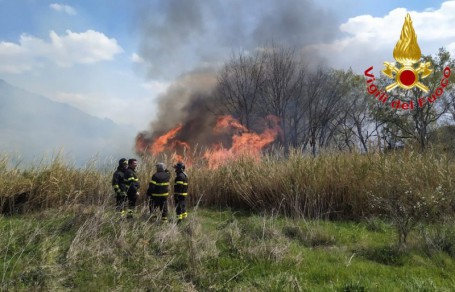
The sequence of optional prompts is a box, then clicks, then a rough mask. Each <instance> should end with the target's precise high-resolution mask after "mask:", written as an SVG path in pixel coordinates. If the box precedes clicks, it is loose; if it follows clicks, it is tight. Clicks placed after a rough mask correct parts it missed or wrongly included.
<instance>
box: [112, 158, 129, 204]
mask: <svg viewBox="0 0 455 292" xmlns="http://www.w3.org/2000/svg"><path fill="white" fill-rule="evenodd" d="M127 168H128V161H127V160H126V158H122V159H120V160H119V162H118V167H117V170H116V171H115V172H114V174H113V175H112V187H113V188H114V192H115V199H116V204H115V205H116V210H117V211H119V212H124V208H125V204H126V202H127V200H128V198H127V196H126V191H127V186H126V181H125V171H126V169H127Z"/></svg>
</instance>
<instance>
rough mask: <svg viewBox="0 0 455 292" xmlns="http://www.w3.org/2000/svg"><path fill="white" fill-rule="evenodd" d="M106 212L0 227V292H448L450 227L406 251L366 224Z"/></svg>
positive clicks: (453, 251) (427, 234) (418, 238)
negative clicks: (163, 219)
mask: <svg viewBox="0 0 455 292" xmlns="http://www.w3.org/2000/svg"><path fill="white" fill-rule="evenodd" d="M110 209H111V208H109V207H107V206H105V205H104V206H98V207H92V208H82V209H77V208H75V209H73V210H72V211H70V210H65V211H64V212H62V211H61V210H52V209H50V210H47V211H43V212H40V213H37V214H30V215H24V216H15V217H9V218H6V217H3V218H1V219H0V229H1V234H2V237H1V238H0V246H1V248H0V277H2V281H1V283H2V284H1V285H2V287H1V288H2V290H23V291H30V290H50V291H73V290H78V291H81V290H84V291H132V290H135V291H162V290H167V291H177V290H179V291H247V290H249V291H453V290H454V289H455V277H453V275H454V274H455V227H454V226H453V225H452V226H450V225H444V224H441V225H434V226H420V227H419V228H417V229H416V230H415V231H413V232H412V233H411V234H410V238H409V244H408V247H407V248H406V249H404V250H402V249H399V248H397V246H396V244H395V236H396V235H395V234H394V229H393V228H392V227H391V226H390V225H389V224H387V223H385V222H383V221H381V220H378V219H371V220H366V221H362V222H330V221H321V220H311V221H308V220H303V219H288V218H284V217H276V216H270V215H268V216H260V215H255V214H247V213H239V212H234V211H232V210H214V209H198V210H194V209H191V212H190V217H189V219H188V221H187V222H185V223H184V224H180V225H176V224H175V223H173V222H170V223H165V224H161V223H160V224H158V223H156V222H154V221H151V220H148V218H147V214H146V208H142V209H139V210H138V213H136V217H135V218H133V219H121V218H120V216H119V214H116V213H114V212H113V211H111V210H110Z"/></svg>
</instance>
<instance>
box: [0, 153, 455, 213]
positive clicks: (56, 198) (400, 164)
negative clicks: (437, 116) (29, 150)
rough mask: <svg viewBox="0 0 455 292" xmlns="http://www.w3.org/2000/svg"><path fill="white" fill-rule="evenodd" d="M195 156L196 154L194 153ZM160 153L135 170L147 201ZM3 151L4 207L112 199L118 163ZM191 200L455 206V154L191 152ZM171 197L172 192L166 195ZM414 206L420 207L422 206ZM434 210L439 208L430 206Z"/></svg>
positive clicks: (293, 207)
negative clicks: (226, 155) (222, 160)
mask: <svg viewBox="0 0 455 292" xmlns="http://www.w3.org/2000/svg"><path fill="white" fill-rule="evenodd" d="M195 157H197V156H195ZM157 159H159V160H160V161H164V162H165V163H166V164H167V165H168V166H169V167H170V166H171V165H172V157H170V156H161V157H148V158H144V159H142V160H141V161H139V168H138V170H137V172H138V175H139V180H140V183H141V189H140V191H141V197H140V198H139V201H138V203H139V204H141V203H143V202H144V199H145V198H144V196H143V195H144V194H145V191H146V189H147V187H148V182H149V180H150V177H151V175H152V174H153V172H154V165H155V163H156V162H157ZM7 162H8V159H7V158H5V157H4V158H1V159H0V204H1V205H0V207H1V208H2V210H3V211H5V210H8V209H11V208H7V207H8V206H10V205H11V204H14V203H23V202H20V200H19V202H15V199H17V198H18V197H17V196H18V195H19V194H26V195H27V200H26V202H25V203H23V209H24V210H25V211H33V210H41V209H47V208H55V207H65V206H66V207H71V206H75V205H83V206H89V205H100V204H102V202H104V201H108V202H110V203H111V204H113V202H114V196H113V194H112V189H111V177H112V173H113V171H114V169H115V166H116V163H114V162H112V163H111V164H109V163H107V164H106V165H105V166H104V167H103V168H102V169H100V168H99V167H96V166H95V164H96V163H92V164H89V165H87V166H86V167H85V168H76V167H74V166H72V165H70V164H67V163H64V162H63V161H62V160H61V159H60V158H58V157H57V158H56V159H54V160H52V161H51V162H50V163H48V164H41V165H38V166H32V167H30V168H29V169H26V170H20V169H18V168H14V167H13V168H8V167H7ZM187 173H188V175H189V177H190V196H189V197H188V203H189V205H190V206H191V205H195V204H196V203H199V204H200V205H201V206H216V207H220V208H225V207H231V208H235V209H245V210H252V211H254V212H265V213H279V214H282V215H286V216H291V217H306V218H330V219H358V218H363V217H365V216H369V215H375V214H380V213H381V212H385V211H387V212H398V213H399V212H402V211H403V209H400V208H402V207H403V208H407V209H406V210H405V211H406V212H411V210H414V211H415V210H417V211H419V212H422V213H425V212H429V211H431V210H433V209H435V208H436V209H438V210H440V211H444V212H449V213H453V205H454V201H455V193H454V175H455V163H454V161H453V160H451V159H449V158H447V157H446V156H444V155H440V154H439V153H438V152H427V153H418V152H414V151H412V150H404V151H401V152H394V153H388V154H379V153H372V154H359V153H325V154H321V155H319V156H317V157H312V156H309V155H305V154H303V153H302V151H300V150H299V149H292V150H291V151H290V152H289V153H288V155H283V153H279V152H278V151H275V152H273V153H270V154H267V155H264V156H263V157H262V159H261V160H259V161H258V160H256V159H254V158H250V157H237V158H236V160H233V161H228V162H227V163H226V164H224V165H222V166H221V167H219V168H218V169H208V168H207V165H206V164H205V162H204V161H203V160H202V159H194V158H193V159H192V164H191V166H189V167H188V169H187ZM169 201H170V202H171V199H170V200H169ZM417 211H415V212H417ZM433 211H434V210H433Z"/></svg>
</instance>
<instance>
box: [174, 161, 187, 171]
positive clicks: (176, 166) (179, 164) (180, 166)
mask: <svg viewBox="0 0 455 292" xmlns="http://www.w3.org/2000/svg"><path fill="white" fill-rule="evenodd" d="M174 168H175V169H176V170H185V164H184V163H183V162H181V161H179V162H177V164H176V165H174Z"/></svg>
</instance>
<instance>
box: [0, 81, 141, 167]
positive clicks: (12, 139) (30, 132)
mask: <svg viewBox="0 0 455 292" xmlns="http://www.w3.org/2000/svg"><path fill="white" fill-rule="evenodd" d="M134 134H135V133H134V131H128V128H127V127H126V126H120V125H117V124H115V123H114V122H113V121H112V120H109V119H100V118H97V117H94V116H91V115H89V114H87V113H85V112H83V111H81V110H79V109H76V108H74V107H72V106H70V105H68V104H64V103H59V102H55V101H52V100H50V99H48V98H46V97H43V96H40V95H36V94H33V93H30V92H27V91H25V90H22V89H20V88H17V87H14V86H12V85H10V84H8V83H7V82H5V81H3V80H1V79H0V137H1V143H0V152H1V153H5V152H6V153H11V154H12V155H13V156H14V155H18V154H19V155H20V156H21V157H22V158H23V160H24V161H25V162H27V161H31V160H33V159H40V158H42V157H43V155H52V154H53V153H52V152H54V153H56V152H57V151H59V150H61V149H63V152H64V155H65V156H67V157H69V158H71V159H74V160H75V161H76V162H78V163H83V162H84V161H86V160H88V159H90V158H91V157H93V156H94V155H97V154H98V155H100V157H104V156H114V157H117V156H119V155H120V156H128V155H131V153H132V151H131V149H132V143H133V141H134Z"/></svg>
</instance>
